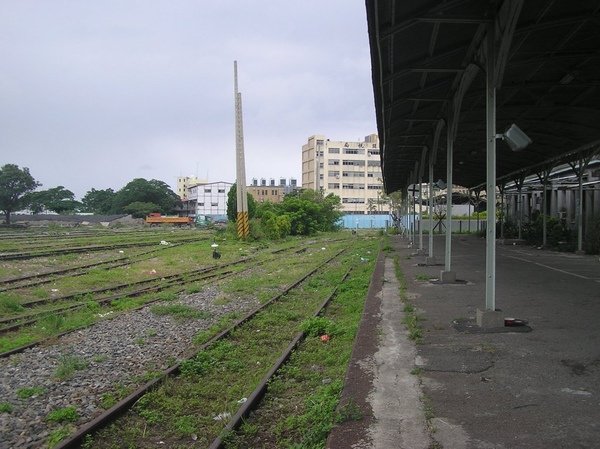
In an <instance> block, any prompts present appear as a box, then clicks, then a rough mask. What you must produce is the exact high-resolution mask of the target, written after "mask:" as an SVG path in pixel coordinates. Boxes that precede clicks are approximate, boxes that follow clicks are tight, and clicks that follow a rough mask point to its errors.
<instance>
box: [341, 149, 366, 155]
mask: <svg viewBox="0 0 600 449" xmlns="http://www.w3.org/2000/svg"><path fill="white" fill-rule="evenodd" d="M344 154H365V150H363V149H358V148H344Z"/></svg>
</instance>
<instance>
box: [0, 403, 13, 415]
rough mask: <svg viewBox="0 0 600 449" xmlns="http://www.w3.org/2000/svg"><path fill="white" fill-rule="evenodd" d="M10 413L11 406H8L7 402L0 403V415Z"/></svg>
mask: <svg viewBox="0 0 600 449" xmlns="http://www.w3.org/2000/svg"><path fill="white" fill-rule="evenodd" d="M12 411H13V407H12V404H10V403H9V402H0V413H10V412H12Z"/></svg>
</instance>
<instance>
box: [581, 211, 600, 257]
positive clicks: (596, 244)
mask: <svg viewBox="0 0 600 449" xmlns="http://www.w3.org/2000/svg"><path fill="white" fill-rule="evenodd" d="M583 249H584V250H585V252H586V253H587V254H600V217H597V218H593V219H591V220H590V221H589V222H588V223H587V226H586V229H585V238H584V241H583Z"/></svg>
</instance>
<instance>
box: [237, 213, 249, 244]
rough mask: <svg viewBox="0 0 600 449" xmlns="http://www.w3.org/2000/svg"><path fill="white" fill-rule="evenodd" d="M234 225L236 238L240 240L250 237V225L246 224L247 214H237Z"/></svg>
mask: <svg viewBox="0 0 600 449" xmlns="http://www.w3.org/2000/svg"><path fill="white" fill-rule="evenodd" d="M235 224H236V226H237V234H238V237H239V238H240V239H247V238H248V236H249V235H250V223H249V222H248V212H238V213H237V220H236V221H235Z"/></svg>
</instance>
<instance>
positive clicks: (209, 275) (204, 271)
mask: <svg viewBox="0 0 600 449" xmlns="http://www.w3.org/2000/svg"><path fill="white" fill-rule="evenodd" d="M290 249H294V250H295V248H294V247H292V248H280V249H277V250H275V251H272V252H271V254H280V253H282V252H284V251H288V250H290ZM302 251H304V249H303V248H302V249H300V250H295V252H297V253H300V252H302ZM251 259H253V257H244V258H241V259H238V260H235V261H232V262H229V263H224V264H219V265H215V266H211V267H205V268H200V269H196V270H190V271H187V272H184V273H178V274H174V275H170V276H161V277H155V278H152V279H146V280H143V281H138V282H133V283H126V284H120V285H115V286H110V287H105V288H101V289H95V290H88V291H86V292H78V293H74V294H70V295H64V296H60V297H55V298H45V299H39V300H34V301H30V302H27V303H22V305H23V306H29V307H32V306H34V305H40V304H43V303H48V302H56V301H64V300H68V299H76V298H81V297H84V296H86V295H89V294H90V293H104V292H109V291H115V290H118V289H123V288H128V287H131V286H141V288H138V289H135V290H133V291H128V292H124V293H116V294H111V295H107V296H102V297H99V298H94V299H93V301H94V302H96V303H98V304H100V305H106V304H110V303H111V302H112V301H115V300H117V299H122V298H130V297H136V296H141V295H143V294H147V293H152V292H159V291H162V290H167V289H171V290H174V291H175V293H178V292H181V291H182V290H183V289H184V287H183V286H184V285H185V284H189V283H192V282H198V281H206V280H208V279H214V278H217V280H221V279H225V278H226V277H228V276H230V275H232V274H237V273H240V272H241V271H240V272H233V271H228V270H227V268H229V267H232V266H234V265H238V264H241V263H244V262H248V261H250V260H251ZM261 263H265V261H263V262H261ZM259 264H260V263H259ZM259 264H257V265H259ZM257 265H255V266H257ZM223 270H224V271H223ZM242 271H245V270H242ZM177 286H179V288H178V287H177ZM174 287H175V288H174ZM156 301H160V299H156V300H151V301H147V302H145V303H144V304H143V305H141V306H139V307H136V308H134V309H130V310H135V309H138V308H142V307H144V306H146V305H148V304H151V303H153V302H156ZM86 306H87V301H86V302H78V303H76V304H68V305H64V306H61V307H58V308H55V309H51V310H44V311H41V312H37V313H31V314H21V315H17V316H12V317H7V318H2V319H0V325H3V327H0V335H2V334H6V333H9V332H14V331H17V330H19V329H21V328H24V327H26V326H31V325H34V324H36V323H37V322H38V321H39V320H40V319H43V318H44V317H46V316H49V315H64V314H66V313H68V312H73V311H75V310H77V309H81V308H83V307H86ZM79 329H81V328H77V329H71V330H69V331H66V332H63V333H61V334H59V335H55V336H52V337H49V338H47V339H43V340H38V341H36V342H32V343H29V344H26V345H23V346H20V347H18V348H15V349H11V350H9V351H6V352H2V353H0V358H3V357H8V356H10V355H12V354H15V353H18V352H22V351H24V350H26V349H28V348H32V347H35V346H37V345H39V344H41V343H42V342H43V341H45V340H48V339H53V338H56V337H58V336H63V335H67V334H69V333H71V332H73V331H75V330H79Z"/></svg>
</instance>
